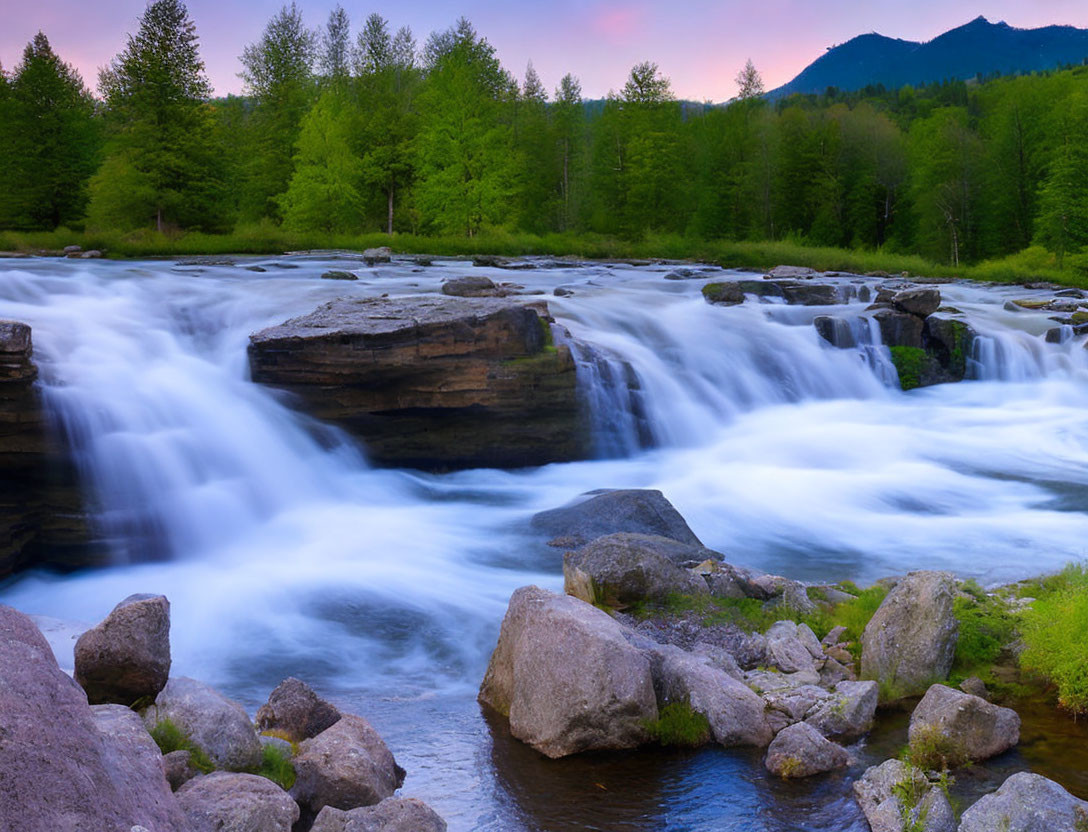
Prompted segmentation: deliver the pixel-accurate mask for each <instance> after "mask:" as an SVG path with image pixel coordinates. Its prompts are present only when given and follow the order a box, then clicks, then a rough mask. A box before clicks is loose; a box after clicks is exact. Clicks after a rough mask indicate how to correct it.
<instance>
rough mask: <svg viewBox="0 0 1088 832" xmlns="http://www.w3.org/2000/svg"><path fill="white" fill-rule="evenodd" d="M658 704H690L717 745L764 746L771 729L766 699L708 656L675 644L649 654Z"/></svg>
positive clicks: (658, 648) (768, 740) (659, 648)
mask: <svg viewBox="0 0 1088 832" xmlns="http://www.w3.org/2000/svg"><path fill="white" fill-rule="evenodd" d="M650 655H651V657H652V661H653V665H652V670H651V673H652V675H653V680H654V689H655V691H656V693H657V698H658V702H659V704H660V705H661V706H664V705H666V704H668V703H670V702H687V703H688V704H689V705H690V706H691V709H692V710H693V711H695V712H696V713H700V714H702V715H703V716H705V717H706V718H707V721H708V722H709V723H710V731H711V734H712V735H713V737H714V740H715V742H718V743H719V744H721V745H724V746H736V745H751V746H757V747H759V746H764V745H766V744H767V743H768V742H770V739H771V729H770V726H769V725H768V723H767V720H766V717H765V715H764V704H763V700H762V699H760V697H759V696H757V695H756V694H755V693H753V692H752V691H751V690H750V689H749V688H748V687H747V686H746V685H745V684H744V683H743V682H740V681H738V680H737V679H736V678H734V677H733V676H731V675H730V674H728V673H726V672H725V671H723V670H721V669H720V668H718V667H715V666H714V665H713V664H712V662H711V660H710V658H709V657H708V656H706V655H696V654H693V653H687V652H685V651H683V650H681V649H679V648H678V647H674V646H672V645H667V646H661V647H655V648H654V649H653V650H651V651H650Z"/></svg>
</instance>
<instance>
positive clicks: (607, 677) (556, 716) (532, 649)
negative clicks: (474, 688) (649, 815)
mask: <svg viewBox="0 0 1088 832" xmlns="http://www.w3.org/2000/svg"><path fill="white" fill-rule="evenodd" d="M479 699H480V702H482V703H483V704H485V705H487V706H489V707H490V708H492V709H494V710H495V711H497V712H499V713H500V714H503V715H505V716H508V717H509V719H510V733H511V734H513V735H514V736H515V737H517V738H518V739H519V740H521V741H522V742H525V743H527V744H529V745H531V746H532V747H533V748H535V749H536V750H537V751H540V752H541V753H543V754H545V755H547V756H549V757H553V758H555V757H564V756H566V755H568V754H575V753H577V752H579V751H590V750H599V749H600V750H603V749H619V748H634V747H636V746H638V745H640V744H641V743H643V742H645V741H646V740H647V739H648V738H649V737H648V734H647V731H646V723H647V721H648V720H655V719H657V702H656V699H655V697H654V685H653V680H652V677H651V674H650V660H649V659H648V658H647V657H646V656H645V655H644V654H643V653H642V652H641V651H639V650H638V649H636V648H635V647H633V646H631V645H630V644H629V643H628V642H627V640H626V639H625V638H624V633H623V628H622V627H621V626H620V624H618V623H617V622H616V621H614V620H613V619H612V618H610V617H609V616H608V615H607V614H606V613H604V612H602V611H601V610H599V609H597V608H596V607H592V606H590V605H589V604H587V603H585V602H584V601H579V600H578V599H577V598H571V597H570V596H566V595H556V594H554V593H551V592H547V591H545V590H543V589H540V588H538V587H535V586H530V587H522V588H521V589H519V590H517V591H516V592H515V593H514V594H513V596H512V597H511V599H510V606H509V608H508V609H507V611H506V617H505V618H504V619H503V622H502V629H501V631H500V633H499V643H498V646H497V647H496V648H495V652H494V653H492V655H491V662H490V664H489V665H488V668H487V675H486V676H485V677H484V681H483V684H482V685H481V687H480V696H479Z"/></svg>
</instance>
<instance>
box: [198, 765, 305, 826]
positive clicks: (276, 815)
mask: <svg viewBox="0 0 1088 832" xmlns="http://www.w3.org/2000/svg"><path fill="white" fill-rule="evenodd" d="M177 799H178V803H180V804H181V808H182V809H183V810H184V812H185V814H186V816H187V817H188V818H189V823H190V824H191V825H192V829H193V832H291V827H292V826H293V825H294V823H295V821H297V820H298V818H299V809H298V804H296V803H295V801H293V800H292V799H291V798H290V797H289V796H288V795H287V793H286V792H285V791H284V790H283V789H281V788H280V787H279V786H277V785H276V784H275V783H273V782H272V781H271V780H267V779H265V778H264V777H258V776H257V775H255V774H234V773H230V772H226V771H216V772H212V773H211V774H209V775H207V776H206V777H200V778H198V779H196V780H190V781H189V782H188V783H186V784H185V785H184V786H182V787H181V788H180V789H178V793H177Z"/></svg>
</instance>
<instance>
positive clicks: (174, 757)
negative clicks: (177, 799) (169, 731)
mask: <svg viewBox="0 0 1088 832" xmlns="http://www.w3.org/2000/svg"><path fill="white" fill-rule="evenodd" d="M192 757H193V755H192V754H190V753H189V752H188V751H184V750H182V751H171V752H170V753H169V754H163V755H162V767H163V771H165V772H166V782H167V783H169V784H170V788H171V789H173V790H174V791H177V790H178V789H180V788H181V787H182V786H184V785H185V784H186V783H188V782H189V781H190V780H192V779H193V778H194V777H199V776H200V775H201V773H202V772H201V771H200V770H199V769H198V768H197V767H196V766H194V765H193V761H192Z"/></svg>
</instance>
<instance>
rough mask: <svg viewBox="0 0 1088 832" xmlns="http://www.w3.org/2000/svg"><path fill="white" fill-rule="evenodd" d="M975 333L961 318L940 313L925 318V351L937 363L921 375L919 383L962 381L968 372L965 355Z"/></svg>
mask: <svg viewBox="0 0 1088 832" xmlns="http://www.w3.org/2000/svg"><path fill="white" fill-rule="evenodd" d="M976 337H977V333H976V332H975V331H974V329H972V328H971V327H970V326H969V325H968V324H967V323H965V322H964V321H963V320H962V319H960V318H956V317H951V316H947V315H943V314H933V315H930V316H929V317H928V318H926V323H925V327H924V328H923V332H922V341H923V344H924V347H925V351H926V353H927V355H929V356H930V358H931V359H932V361H933V362H935V363H936V367H934V368H932V370H931V371H930V373H929V374H928V375H926V376H924V377H923V378H922V379H921V380H920V381H921V385H920V386H923V387H924V386H927V385H929V384H945V383H948V382H956V381H963V379H964V376H966V374H967V357H968V356H969V355H971V345H972V343H973V342H974V340H975V338H976Z"/></svg>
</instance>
